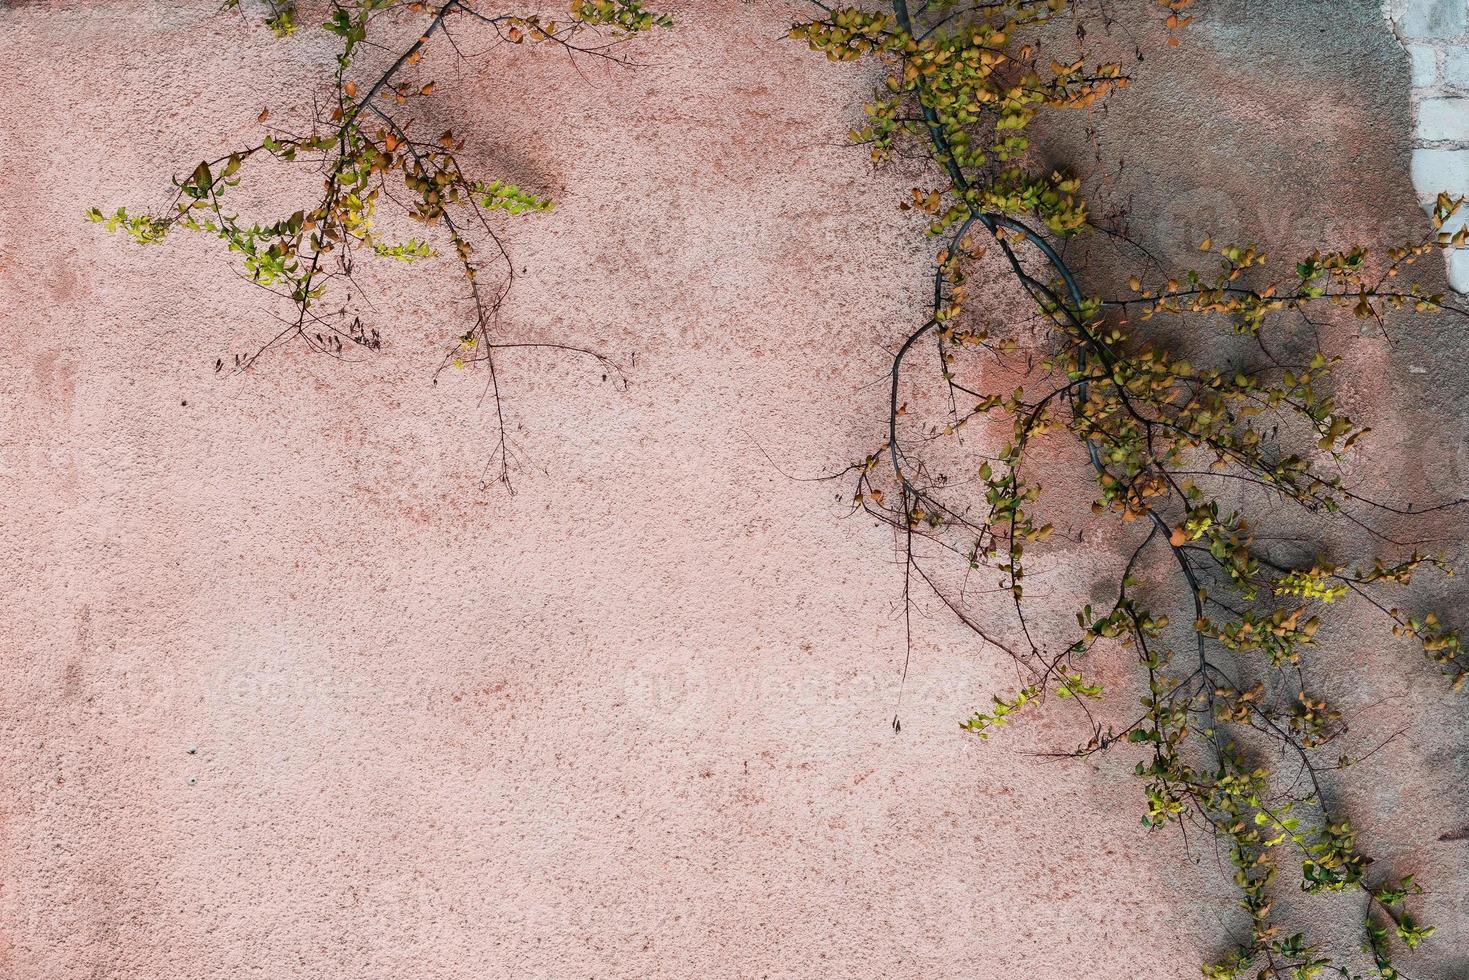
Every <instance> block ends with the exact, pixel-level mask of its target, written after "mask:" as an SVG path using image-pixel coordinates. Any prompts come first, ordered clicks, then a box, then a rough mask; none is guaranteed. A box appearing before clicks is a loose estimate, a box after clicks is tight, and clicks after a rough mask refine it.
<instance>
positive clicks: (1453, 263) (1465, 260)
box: [1444, 248, 1469, 293]
mask: <svg viewBox="0 0 1469 980" xmlns="http://www.w3.org/2000/svg"><path fill="white" fill-rule="evenodd" d="M1444 257H1445V258H1446V259H1448V263H1449V285H1450V286H1452V287H1453V288H1454V289H1455V291H1457V292H1461V293H1469V248H1456V249H1454V250H1453V251H1452V252H1449V253H1448V254H1447V255H1445V256H1444Z"/></svg>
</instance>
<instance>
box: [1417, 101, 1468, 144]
mask: <svg viewBox="0 0 1469 980" xmlns="http://www.w3.org/2000/svg"><path fill="white" fill-rule="evenodd" d="M1417 135H1418V138H1419V139H1420V140H1423V141H1424V142H1427V143H1433V142H1438V141H1440V140H1450V141H1453V142H1456V143H1457V142H1469V99H1424V100H1423V101H1422V102H1420V103H1418V133H1417Z"/></svg>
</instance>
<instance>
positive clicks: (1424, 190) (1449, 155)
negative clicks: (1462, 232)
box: [1412, 149, 1469, 201]
mask: <svg viewBox="0 0 1469 980" xmlns="http://www.w3.org/2000/svg"><path fill="white" fill-rule="evenodd" d="M1412 173H1413V187H1414V188H1416V189H1417V191H1418V199H1419V200H1420V201H1432V200H1433V199H1435V198H1436V197H1438V195H1439V194H1441V193H1448V194H1453V195H1454V196H1456V197H1457V196H1459V195H1461V194H1462V195H1469V150H1429V149H1417V150H1414V151H1413V167H1412Z"/></svg>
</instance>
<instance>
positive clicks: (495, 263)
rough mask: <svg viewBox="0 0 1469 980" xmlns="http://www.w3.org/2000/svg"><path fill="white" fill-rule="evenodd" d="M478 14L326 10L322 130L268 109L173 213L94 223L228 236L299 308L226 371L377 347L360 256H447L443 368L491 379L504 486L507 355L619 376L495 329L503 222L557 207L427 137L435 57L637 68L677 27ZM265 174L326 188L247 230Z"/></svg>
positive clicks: (230, 2) (186, 190) (611, 18)
mask: <svg viewBox="0 0 1469 980" xmlns="http://www.w3.org/2000/svg"><path fill="white" fill-rule="evenodd" d="M224 6H225V9H227V10H234V11H238V12H239V13H241V14H242V15H249V14H251V13H252V12H254V10H255V8H253V6H252V4H250V2H249V0H226V2H225V5H224ZM482 6H483V5H479V6H477V5H476V4H474V3H473V2H472V0H437V2H432V3H430V2H426V0H332V2H331V3H330V5H329V7H324V9H322V10H321V11H319V13H320V17H319V18H318V23H319V29H320V30H322V31H325V32H328V33H329V34H331V35H334V36H335V37H336V38H337V40H338V42H339V50H338V53H337V54H336V57H335V59H334V61H333V63H332V65H331V71H330V74H329V76H328V78H327V79H326V81H325V83H324V88H325V96H324V98H320V99H318V107H317V110H316V113H315V115H314V117H313V118H311V119H310V120H308V121H307V124H306V125H305V126H304V127H298V128H302V129H303V130H304V131H301V132H292V130H291V129H290V128H288V127H287V126H285V125H276V124H273V123H272V122H271V113H270V109H269V108H266V109H264V110H262V111H261V112H260V115H259V119H258V121H259V123H260V124H261V125H262V126H263V127H265V128H266V134H265V135H264V136H263V137H262V138H261V139H260V141H259V142H256V143H253V144H251V145H249V146H244V147H240V148H237V149H233V150H231V151H229V152H227V153H223V154H221V155H218V156H216V157H214V158H213V159H207V160H202V161H200V162H199V164H198V165H197V166H195V167H194V168H193V170H192V171H190V172H189V173H188V174H187V175H183V174H180V175H176V176H175V177H174V179H173V185H174V194H173V198H172V201H171V202H170V204H169V205H168V206H167V207H166V208H164V209H162V210H160V211H157V212H152V213H143V214H133V213H129V212H128V211H127V209H126V208H117V209H116V210H113V211H111V212H110V213H104V212H103V211H102V210H101V209H100V208H95V207H94V208H91V209H89V210H88V211H87V217H88V219H89V220H91V221H94V222H97V223H99V224H101V225H103V226H104V227H105V228H107V229H108V230H109V231H120V232H125V233H126V234H128V235H129V236H130V237H131V238H132V240H133V241H135V242H137V243H139V244H142V245H152V244H156V243H159V242H162V241H164V240H165V239H166V238H167V237H168V236H170V235H171V234H173V233H174V232H177V231H188V232H198V233H201V234H204V235H208V236H212V237H215V238H218V239H219V240H220V241H223V242H224V243H225V245H226V247H227V248H228V249H229V251H230V252H232V253H235V254H237V255H238V256H239V258H240V262H241V264H242V266H243V275H244V277H245V278H246V279H247V280H248V281H249V282H251V283H253V284H255V285H257V286H259V287H260V288H262V289H265V290H267V291H269V292H271V293H273V294H275V295H276V296H278V297H280V298H281V299H282V300H285V301H287V302H289V303H290V304H291V307H292V309H293V311H294V312H293V315H292V316H291V317H290V318H289V319H288V320H287V321H286V323H285V325H284V327H283V328H282V329H281V330H280V331H279V332H278V333H276V334H275V335H274V336H273V337H271V338H270V339H268V340H267V341H266V342H265V343H264V344H262V345H261V346H259V347H258V348H256V349H254V350H253V351H252V352H250V353H246V354H236V355H235V356H234V357H233V363H232V364H230V365H226V364H225V361H224V359H223V358H221V359H219V360H218V361H217V362H216V364H215V368H216V370H217V371H223V370H224V369H225V368H226V367H227V366H228V367H231V368H233V369H236V370H243V369H246V368H249V367H251V366H252V365H253V364H254V363H255V362H256V360H257V359H258V358H259V357H260V356H261V355H262V354H263V353H265V352H266V351H267V350H270V349H271V348H273V347H275V346H277V345H279V344H282V343H284V342H287V341H291V340H298V341H300V342H302V343H304V344H305V345H307V346H308V347H309V348H311V349H312V350H315V351H319V352H323V353H326V354H329V355H333V356H341V355H343V354H344V352H346V351H349V350H377V349H378V348H379V347H380V346H381V343H382V339H381V333H380V331H379V330H378V328H377V327H376V326H373V325H372V324H370V323H368V322H366V321H364V319H363V317H362V315H361V314H360V313H359V312H358V311H357V308H356V307H355V306H354V305H353V303H352V301H351V300H352V291H353V286H354V280H353V270H354V267H355V264H356V262H357V261H358V259H359V258H360V257H362V256H373V257H378V258H383V259H388V260H393V261H397V262H403V263H415V262H420V261H422V260H426V259H432V258H433V257H435V256H437V255H438V254H439V253H440V250H441V249H442V250H447V252H449V253H450V254H452V256H453V259H454V261H455V263H456V265H457V268H458V275H459V276H460V277H461V278H462V280H463V282H464V284H465V287H466V288H467V291H468V295H469V300H470V303H471V306H472V313H471V315H470V318H469V322H468V323H467V324H466V325H465V329H464V330H463V331H461V332H460V333H459V334H458V335H457V336H456V337H455V338H454V340H453V342H452V343H451V344H450V345H449V348H448V350H447V352H446V354H445V358H444V362H443V364H442V365H441V366H440V371H442V370H444V369H445V368H448V367H451V366H453V367H461V368H462V367H466V366H469V365H482V366H483V367H484V368H485V369H486V370H487V372H488V375H489V390H490V395H491V397H492V399H493V405H494V409H495V414H496V421H497V432H498V444H497V446H496V449H495V452H494V454H493V459H494V460H495V461H496V462H497V465H498V474H499V480H500V482H502V483H503V484H504V485H505V486H506V487H509V486H510V469H509V447H508V444H507V441H506V439H507V436H506V424H505V409H504V404H503V402H502V400H501V394H500V376H499V365H498V361H497V355H499V354H500V353H501V352H503V351H506V350H511V349H519V348H543V349H550V350H555V351H561V352H566V353H571V354H577V355H583V356H587V357H591V358H593V359H595V360H596V361H597V362H599V363H600V364H601V365H602V367H603V369H604V370H605V371H613V372H615V371H616V367H615V365H613V364H612V363H611V362H610V361H609V360H608V359H607V358H606V357H604V356H603V355H601V354H599V353H597V352H595V351H592V350H589V349H587V348H584V347H579V346H575V345H573V344H569V343H564V342H560V341H554V340H553V341H542V342H536V343H527V342H517V341H513V340H504V339H502V338H500V337H498V336H497V334H496V332H495V329H494V328H495V326H496V322H495V321H496V316H497V314H498V313H499V311H500V309H501V306H502V304H503V303H504V302H505V298H506V296H507V294H508V293H509V291H510V288H511V285H512V283H513V282H514V278H515V268H514V265H513V263H512V262H511V261H510V255H509V253H508V251H507V250H506V247H505V243H504V241H503V240H502V237H501V232H500V230H499V228H498V226H497V224H496V221H497V220H501V219H504V218H506V217H513V216H517V215H524V214H533V213H537V212H544V211H549V210H550V209H551V208H552V207H553V206H554V204H553V202H552V201H550V200H549V199H547V198H545V197H542V196H540V195H537V194H535V193H532V192H530V191H526V190H522V189H521V188H519V187H517V186H515V185H513V184H509V183H505V182H503V181H500V180H486V179H482V178H480V177H478V176H476V175H473V174H471V173H469V172H467V171H466V170H465V168H464V167H463V166H462V165H461V159H460V156H459V153H460V151H461V150H462V149H463V148H464V140H462V139H460V138H459V137H456V136H455V135H454V132H453V131H452V130H446V131H444V132H442V133H425V132H423V131H422V130H423V124H422V123H421V121H420V118H419V115H421V114H418V115H416V114H415V111H414V109H415V107H416V106H417V105H418V104H419V103H420V102H421V101H422V100H424V99H427V98H429V97H430V96H432V95H433V94H434V91H435V88H436V83H435V81H434V80H433V79H432V77H426V72H425V70H424V68H423V67H422V65H421V63H425V61H426V59H427V58H428V57H429V55H430V52H431V50H436V49H437V48H438V47H439V45H438V43H437V42H443V47H444V49H445V50H447V51H448V52H450V53H451V54H452V56H454V57H462V55H461V49H460V47H459V44H458V43H457V40H456V34H457V33H458V32H461V31H463V32H466V33H472V34H473V36H475V38H476V39H477V40H483V36H484V34H485V33H486V32H489V34H490V36H491V39H492V40H493V41H494V42H495V43H496V44H510V45H537V46H543V47H547V48H552V49H557V50H559V51H561V52H563V53H565V54H566V55H568V56H570V57H572V58H596V59H603V60H607V61H612V62H615V63H618V64H627V63H628V61H627V59H626V58H625V57H624V56H623V55H622V54H621V53H620V45H621V43H622V42H623V41H624V40H626V39H627V38H629V37H631V36H632V35H635V34H639V33H643V32H645V31H649V30H652V29H654V28H658V27H667V26H669V24H670V20H669V18H668V17H667V16H666V15H663V14H659V13H655V12H654V11H652V10H649V9H647V8H646V7H645V6H644V4H643V3H642V2H641V0H572V2H571V3H570V6H569V10H568V11H567V16H566V17H565V19H561V20H557V19H553V18H550V17H547V16H544V15H541V14H535V13H509V12H493V13H491V12H487V11H485V10H484V9H482ZM247 8H252V9H247ZM258 13H259V14H260V15H261V16H262V17H263V21H264V24H265V26H266V27H268V28H269V29H270V30H271V31H272V32H273V33H274V34H276V35H277V36H278V37H282V38H284V37H289V36H291V35H293V34H296V33H297V32H298V31H299V30H301V29H303V25H304V24H306V23H307V22H308V18H307V14H306V7H305V5H304V4H297V3H296V2H294V0H264V2H263V3H262V4H261V5H260V7H259V8H258ZM396 37H401V38H402V39H403V40H402V41H401V47H399V48H397V49H396V53H395V54H391V56H390V57H385V56H384V55H383V54H382V52H384V51H388V52H390V53H391V52H393V50H394V49H393V48H392V47H391V46H390V45H391V44H392V43H394V42H393V39H394V38H396ZM416 123H417V124H418V125H417V126H415V124H416ZM261 164H277V165H286V166H291V165H295V166H303V167H309V168H311V169H312V170H314V171H315V172H318V173H320V174H321V184H320V188H321V189H320V191H319V193H317V194H316V195H314V196H313V197H312V198H311V199H310V200H307V201H304V202H301V205H300V207H298V208H295V209H294V210H292V211H291V212H290V213H287V214H284V215H280V216H277V217H275V218H274V219H273V220H258V219H252V218H248V217H245V216H243V215H242V214H241V213H239V212H238V211H237V210H236V209H235V208H236V206H235V204H234V201H235V198H236V196H237V195H236V194H235V193H234V191H235V188H237V187H239V186H240V185H241V183H242V182H243V181H245V180H246V179H247V177H250V176H251V168H252V167H257V165H261ZM257 169H264V168H263V167H257ZM384 208H391V209H395V210H396V211H397V212H399V213H401V214H404V215H406V216H407V217H408V218H410V219H412V220H413V221H414V222H417V223H418V224H419V225H421V226H422V227H423V229H424V231H423V233H422V236H421V237H420V236H414V237H411V238H407V239H403V240H396V239H394V238H392V237H391V236H389V235H388V234H386V233H384V232H383V231H382V230H381V229H380V227H379V222H378V217H379V213H380V211H381V210H383V209H384ZM482 253H483V254H486V255H488V256H489V258H488V259H486V258H483V257H482ZM358 292H359V293H360V290H359V291H358Z"/></svg>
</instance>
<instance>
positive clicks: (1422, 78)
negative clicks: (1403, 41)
mask: <svg viewBox="0 0 1469 980" xmlns="http://www.w3.org/2000/svg"><path fill="white" fill-rule="evenodd" d="M1408 61H1409V63H1410V64H1411V65H1412V68H1413V87H1414V88H1432V87H1433V86H1435V85H1437V84H1438V53H1437V52H1436V51H1434V50H1433V49H1432V48H1430V47H1428V46H1426V45H1423V44H1410V45H1408Z"/></svg>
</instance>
